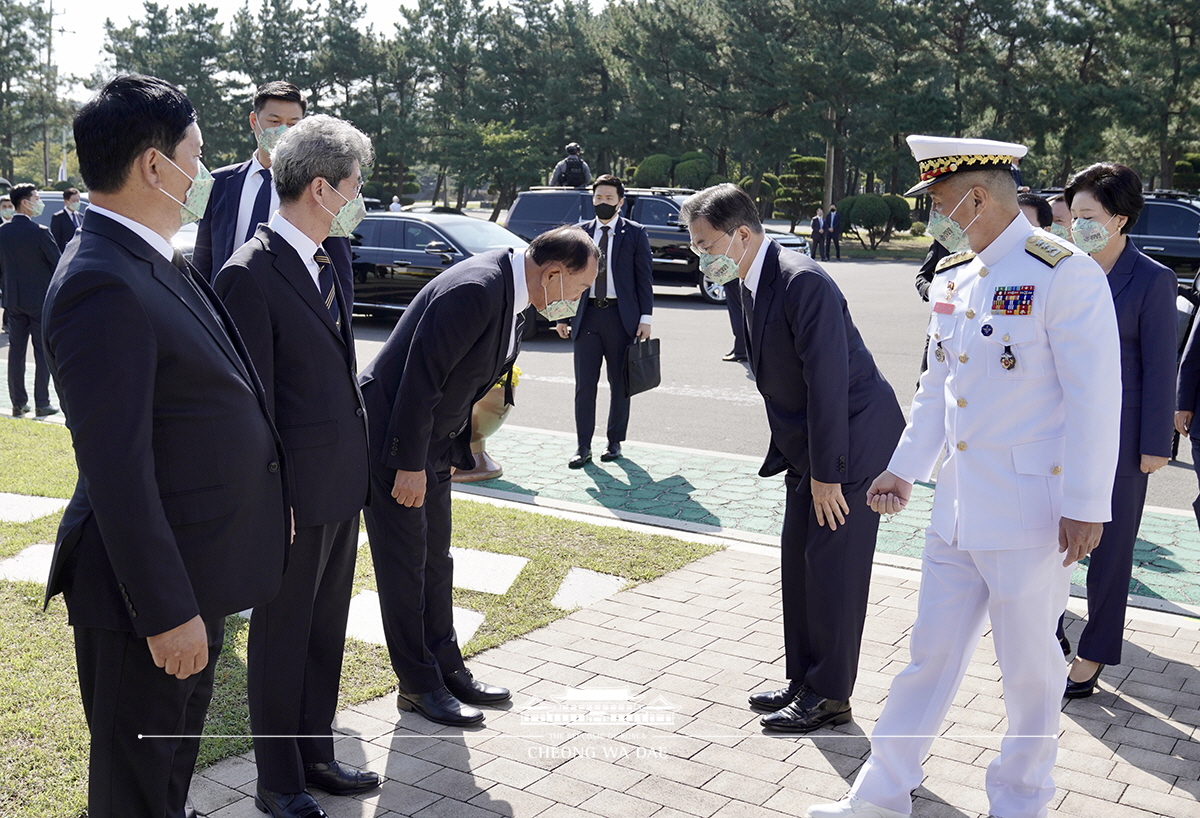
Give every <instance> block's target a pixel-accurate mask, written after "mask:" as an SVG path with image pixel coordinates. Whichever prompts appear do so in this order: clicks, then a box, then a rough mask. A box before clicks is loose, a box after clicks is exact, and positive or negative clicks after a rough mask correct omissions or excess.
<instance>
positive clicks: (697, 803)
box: [629, 776, 729, 818]
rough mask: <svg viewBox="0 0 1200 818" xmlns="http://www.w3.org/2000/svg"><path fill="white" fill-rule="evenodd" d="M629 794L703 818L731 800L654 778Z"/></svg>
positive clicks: (637, 785) (637, 786) (635, 786)
mask: <svg viewBox="0 0 1200 818" xmlns="http://www.w3.org/2000/svg"><path fill="white" fill-rule="evenodd" d="M629 794H630V795H633V796H637V797H641V798H645V799H646V800H647V801H652V802H654V803H657V804H669V805H670V806H671V808H672V809H675V810H678V811H682V812H685V813H687V814H688V815H698V816H701V818H709V816H711V815H712V814H713V813H715V812H716V811H717V810H719V809H720V808H721V807H723V806H725V805H726V804H727V803H729V799H728V798H726V797H725V796H723V795H718V794H716V793H711V792H704V791H703V790H700V789H697V788H696V787H693V786H687V785H685V784H680V783H677V782H675V781H668V780H666V779H663V778H657V777H654V776H649V777H647V778H644V779H642V780H641V781H639V782H638V783H637V784H635V785H633V786H632V787H631V788H630V789H629Z"/></svg>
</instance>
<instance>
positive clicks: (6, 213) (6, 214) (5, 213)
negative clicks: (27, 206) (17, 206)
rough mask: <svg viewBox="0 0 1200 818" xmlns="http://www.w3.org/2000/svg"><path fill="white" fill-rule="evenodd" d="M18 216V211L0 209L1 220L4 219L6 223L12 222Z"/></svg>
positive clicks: (5, 208) (6, 208)
mask: <svg viewBox="0 0 1200 818" xmlns="http://www.w3.org/2000/svg"><path fill="white" fill-rule="evenodd" d="M16 214H17V211H15V210H13V209H12V208H11V207H0V219H4V221H6V222H7V221H11V220H12V217H13V216H15V215H16Z"/></svg>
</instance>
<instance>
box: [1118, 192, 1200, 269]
mask: <svg viewBox="0 0 1200 818" xmlns="http://www.w3.org/2000/svg"><path fill="white" fill-rule="evenodd" d="M1129 236H1130V238H1132V239H1133V242H1134V244H1136V245H1137V246H1138V249H1139V250H1141V251H1142V252H1143V253H1145V254H1146V255H1148V256H1150V258H1152V259H1154V260H1155V261H1158V262H1160V263H1162V264H1165V265H1166V266H1168V267H1170V268H1171V269H1173V270H1175V272H1176V273H1177V274H1178V275H1179V279H1180V280H1181V281H1183V280H1185V279H1186V280H1187V281H1189V282H1190V281H1191V279H1192V278H1193V277H1194V276H1195V274H1196V271H1197V270H1200V200H1196V199H1193V198H1191V197H1190V196H1188V195H1187V194H1186V193H1176V192H1174V191H1161V190H1156V191H1154V192H1153V193H1147V194H1146V204H1145V206H1144V207H1143V208H1142V215H1141V216H1139V217H1138V220H1137V224H1135V225H1134V226H1133V229H1132V230H1130V231H1129Z"/></svg>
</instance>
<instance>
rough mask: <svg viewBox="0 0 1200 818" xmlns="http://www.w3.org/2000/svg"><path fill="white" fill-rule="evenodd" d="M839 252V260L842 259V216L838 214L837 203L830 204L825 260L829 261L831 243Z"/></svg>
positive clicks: (826, 223) (826, 226)
mask: <svg viewBox="0 0 1200 818" xmlns="http://www.w3.org/2000/svg"><path fill="white" fill-rule="evenodd" d="M830 244H832V245H833V249H834V250H835V251H836V252H837V260H838V261H841V260H842V217H841V216H840V215H838V212H837V205H830V206H829V218H827V219H826V220H825V261H829V245H830Z"/></svg>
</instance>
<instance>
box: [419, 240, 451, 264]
mask: <svg viewBox="0 0 1200 818" xmlns="http://www.w3.org/2000/svg"><path fill="white" fill-rule="evenodd" d="M425 252H426V253H428V254H429V255H431V256H440V257H441V259H442V263H443V264H449V263H450V262H451V261H453V260H454V258H453V257H454V256H455V255H457V251H456V250H455V249H454V248H453V247H451V246H450V245H448V244H446V242H444V241H431V242H429V244H426V245H425Z"/></svg>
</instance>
